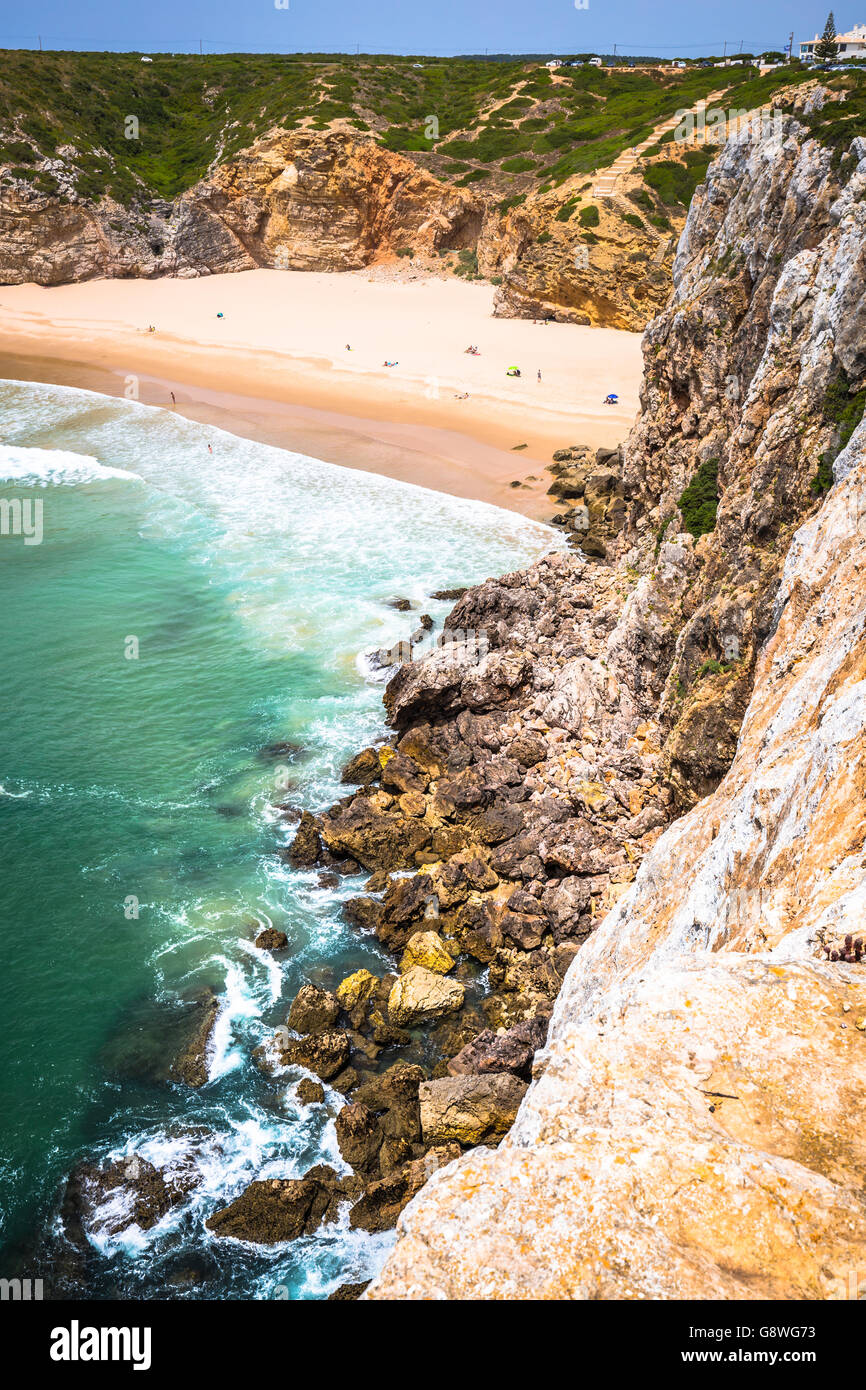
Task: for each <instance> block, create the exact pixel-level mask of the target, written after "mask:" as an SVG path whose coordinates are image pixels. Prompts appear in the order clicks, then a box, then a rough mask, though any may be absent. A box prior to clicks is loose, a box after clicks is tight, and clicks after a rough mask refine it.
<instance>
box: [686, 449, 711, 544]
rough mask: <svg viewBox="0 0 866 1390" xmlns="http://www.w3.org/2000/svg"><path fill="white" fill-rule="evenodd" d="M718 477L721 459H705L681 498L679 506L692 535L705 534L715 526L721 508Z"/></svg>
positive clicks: (687, 528)
mask: <svg viewBox="0 0 866 1390" xmlns="http://www.w3.org/2000/svg"><path fill="white" fill-rule="evenodd" d="M718 478H719V460H718V459H717V458H712V459H705V460H704V462H703V463H702V464H701V465H700V467H699V468H698V471H697V473H696V474H695V476H694V477H693V478H692V481H691V482H690V483H689V485H688V487H687V488H686V489H685V491H684V492H683V493H682V494H681V496H680V498H679V501H678V503H677V506H678V507H679V509H680V511H681V512H682V514H683V523H684V525H685V528H686V530H687V531H688V532H689V533H690V534H691V535H692V536H695V537H697V536H704V535H706V533H707V532H708V531H712V530H713V529H714V527H715V524H716V513H717V512H718V509H719V483H718Z"/></svg>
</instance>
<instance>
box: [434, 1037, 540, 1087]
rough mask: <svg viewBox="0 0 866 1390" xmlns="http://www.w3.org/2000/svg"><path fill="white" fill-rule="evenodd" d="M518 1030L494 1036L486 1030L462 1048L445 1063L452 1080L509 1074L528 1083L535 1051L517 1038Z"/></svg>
mask: <svg viewBox="0 0 866 1390" xmlns="http://www.w3.org/2000/svg"><path fill="white" fill-rule="evenodd" d="M516 1033H517V1029H516V1028H511V1029H509V1030H508V1032H507V1033H494V1032H493V1030H492V1029H491V1028H485V1029H483V1031H482V1032H480V1033H478V1034H476V1036H475V1037H474V1038H473V1039H472V1041H471V1042H469V1043H467V1044H466V1046H465V1047H463V1048H461V1049H460V1051H459V1052H458V1053H457V1056H456V1057H452V1058H451V1060H450V1062H449V1063H448V1071H449V1073H450V1075H451V1076H484V1075H489V1074H491V1073H494V1072H511V1073H512V1075H514V1076H519V1077H521V1078H522V1079H525V1080H528V1078H529V1071H530V1068H531V1066H532V1058H533V1056H534V1053H535V1050H534V1048H533V1047H531V1046H530V1044H529V1043H528V1042H525V1041H523V1040H521V1038H519V1037H518V1036H516Z"/></svg>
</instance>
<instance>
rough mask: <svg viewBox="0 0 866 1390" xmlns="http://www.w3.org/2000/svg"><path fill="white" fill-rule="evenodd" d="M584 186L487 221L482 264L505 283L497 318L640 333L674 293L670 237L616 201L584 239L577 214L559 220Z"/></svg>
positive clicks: (604, 207) (605, 204)
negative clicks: (589, 235) (569, 324)
mask: <svg viewBox="0 0 866 1390" xmlns="http://www.w3.org/2000/svg"><path fill="white" fill-rule="evenodd" d="M579 182H580V181H579V180H578V179H573V180H571V181H570V182H569V183H568V184H566V185H565V186H564V187H563V188H561V189H555V190H551V191H550V192H549V193H545V194H539V195H536V196H534V197H531V198H529V199H528V200H527V201H526V202H525V203H524V204H522V205H521V206H520V207H517V208H514V209H513V210H512V211H511V212H509V213H508V214H507V215H506V216H505V217H504V218H503V219H501V220H500V219H499V218H491V217H488V219H487V221H486V222H485V227H484V232H483V234H482V237H481V241H480V243H479V247H478V261H479V265H480V266H481V267H482V269H483V270H484V272H485V274H488V275H491V276H497V277H501V278H502V284H501V285H500V286H499V288H498V290H497V293H496V301H495V307H494V313H495V315H496V316H497V317H498V318H532V319H535V318H552V319H555V320H556V321H557V322H558V323H579V324H593V325H595V326H598V327H605V328H625V329H630V330H631V331H632V332H635V331H638V332H639V331H640V330H641V329H643V328H645V327H646V324H647V322H648V320H649V319H650V318H651V317H652V316H653V314H655V313H657V312H658V311H659V309H661V308H662V307H663V306H664V305H665V303H666V302H667V299H668V297H669V295H670V288H671V266H672V262H673V251H672V248H671V237H670V236H667V235H665V236H659V235H658V234H657V233H655V232H653V230H652V229H651V228H650V227H649V226H648V225H647V224H646V223H645V222H643V221H642V219H641V218H639V217H637V216H636V215H635V208H634V204H629V203H628V202H626V201H625V199H624V198H622V197H621V196H618V197H617V198H616V199H614V200H610V201H601V202H600V203H599V204H598V212H599V222H598V223H597V224H596V227H595V230H594V231H593V232H592V235H591V239H590V240H585V239H584V237H583V234H582V233H581V231H580V224H579V222H578V220H577V213H576V211H575V212H573V213H572V215H571V216H570V217H568V218H567V219H566V220H562V219H561V218H560V216H559V214H560V212H561V211H562V210H563V209H565V211H566V212H568V211H569V209H568V206H567V204H568V201H569V198H570V197H573V196H575V189H576V187H577V185H578V184H579ZM632 183H633V184H634V185H637V183H638V180H637V179H634V180H632ZM582 187H584V188H585V187H586V184H585V182H584V183H583V185H582ZM626 216H630V217H631V218H632V219H633V221H632V222H628V221H626V220H625V218H626ZM634 222H637V223H638V225H637V226H635V225H634ZM679 225H682V223H681V222H680V224H679Z"/></svg>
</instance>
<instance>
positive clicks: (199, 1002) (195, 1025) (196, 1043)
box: [171, 988, 219, 1087]
mask: <svg viewBox="0 0 866 1390" xmlns="http://www.w3.org/2000/svg"><path fill="white" fill-rule="evenodd" d="M218 1013H219V1000H218V999H217V997H216V995H215V994H214V992H213V990H212V989H210V988H208V989H204V990H202V991H201V992H200V994H199V995H198V996H196V997H195V1000H194V1012H193V1017H192V1020H191V1031H190V1033H189V1036H188V1038H187V1040H186V1042H185V1043H184V1045H183V1047H182V1048H181V1050H180V1051H179V1052H178V1054H177V1056H176V1057H175V1059H174V1062H173V1063H172V1067H171V1075H172V1076H173V1077H174V1078H175V1079H176V1080H178V1081H184V1082H186V1084H187V1086H195V1087H198V1086H203V1085H204V1084H205V1082H206V1081H207V1076H208V1072H207V1054H208V1047H209V1045H210V1040H211V1035H212V1034H213V1030H214V1026H215V1024H216V1021H217V1014H218Z"/></svg>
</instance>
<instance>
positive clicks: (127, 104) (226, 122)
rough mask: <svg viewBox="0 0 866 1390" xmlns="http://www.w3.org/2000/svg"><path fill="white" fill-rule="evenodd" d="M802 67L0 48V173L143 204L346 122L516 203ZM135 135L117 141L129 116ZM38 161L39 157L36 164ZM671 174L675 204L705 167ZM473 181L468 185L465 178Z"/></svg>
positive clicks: (756, 96)
mask: <svg viewBox="0 0 866 1390" xmlns="http://www.w3.org/2000/svg"><path fill="white" fill-rule="evenodd" d="M800 75H802V76H807V74H806V73H800V72H799V70H798V69H797V68H796V67H795V68H794V69H791V68H783V69H779V70H778V71H777V72H775V73H772V74H768V75H767V77H765V78H763V79H758V78H757V77H756V70H755V69H749V68H723V69H714V68H708V69H707V68H695V69H686V70H682V69H673V68H666V69H665V68H656V69H650V68H647V69H644V68H640V69H634V70H628V69H619V70H608V69H598V68H591V67H582V68H562V69H560V70H558V71H555V72H553V73H551V72H550V71H549V70H548V69H547V68H546V67H545V66H544V65H543V64H541V63H539V62H537V61H524V60H514V61H508V62H499V63H490V62H485V61H483V60H480V59H428V58H411V57H407V58H392V57H387V58H380V57H368V56H365V55H360V56H357V57H355V56H351V57H349V56H338V57H334V56H332V55H321V56H316V55H298V56H280V55H275V54H260V55H236V54H229V55H225V56H207V57H200V56H198V55H192V54H177V55H170V54H154V55H153V62H152V63H142V62H141V60H140V57H139V55H137V54H116V53H36V52H33V51H25V50H16V51H11V52H6V53H4V54H3V61H2V65H0V167H2V166H5V167H6V168H7V170H8V171H9V173H10V174H11V175H12V176H14V177H16V178H18V179H25V180H26V181H28V182H30V183H33V184H35V185H36V186H37V187H39V188H40V189H42V190H43V191H44V192H46V193H51V192H54V191H57V183H56V180H55V178H54V177H53V174H52V171H51V167H50V161H52V160H55V159H60V160H62V162H63V164H64V165H65V166H66V168H67V169H70V168H72V169H73V170H74V171H75V185H76V188H77V191H78V193H79V195H80V196H82V197H85V198H89V199H96V198H98V197H99V196H100V195H101V194H103V193H106V192H107V193H109V194H111V196H112V197H113V198H115V199H116V200H117V201H118V202H120V203H124V204H127V205H129V204H131V203H133V202H136V203H138V204H140V205H143V206H146V205H148V204H152V203H153V202H155V201H158V200H160V199H170V198H173V197H175V196H176V195H177V194H178V193H181V192H183V191H184V190H185V189H187V188H189V187H191V186H192V185H193V184H194V183H195V182H196V181H197V180H199V179H200V178H202V177H203V176H204V175H205V174H206V173H207V171H208V169H209V167H210V166H211V165H212V164H213V163H215V162H219V161H220V160H222V159H224V158H226V157H228V156H230V155H233V154H235V153H237V151H239V150H241V149H243V148H244V147H246V146H248V145H249V144H251V142H252V141H253V140H255V139H256V137H257V136H259V135H261V134H263V133H264V132H265V131H266V130H269V129H270V128H272V127H273V126H282V127H284V128H285V129H288V130H293V129H298V128H307V129H312V130H325V129H329V128H338V129H346V130H355V131H358V132H359V133H361V134H365V135H369V136H371V137H372V138H376V139H378V140H380V141H381V142H382V144H383V145H385V146H386V147H387V148H389V149H392V150H400V151H405V152H407V153H409V154H410V156H411V157H412V158H413V159H415V160H416V161H417V162H418V163H420V164H423V165H425V166H426V167H427V168H429V169H430V170H431V171H432V172H434V173H435V174H436V175H438V176H439V177H440V178H443V179H446V180H448V181H449V182H454V183H457V184H460V185H467V184H478V185H480V186H481V187H484V188H485V190H487V189H489V191H490V193H491V194H492V195H494V196H495V197H496V198H497V199H500V198H501V199H503V200H507V201H511V202H517V201H521V200H522V199H523V198H525V197H526V196H527V195H528V194H529V193H531V192H533V191H536V190H539V189H542V190H543V189H545V188H547V187H551V186H556V185H558V184H559V183H561V182H563V181H564V180H565V179H567V178H568V177H570V176H571V175H574V174H579V173H589V172H591V171H593V170H595V169H599V168H604V167H606V166H607V165H609V164H610V163H611V162H612V161H613V160H614V159H615V158H616V156H617V155H618V154H619V153H620V152H621V151H622V150H623V149H625V148H627V147H629V146H630V145H633V144H636V143H637V142H638V141H640V140H642V139H644V138H646V137H647V136H648V135H649V134H650V133H651V131H652V130H653V128H654V127H655V126H656V125H657V124H659V122H661V121H663V120H664V119H665V118H666V117H668V116H672V115H673V114H674V113H675V112H676V110H677V109H678V108H680V107H686V106H690V105H692V104H693V103H694V102H695V101H696V100H697V99H698V98H701V97H705V96H707V95H708V94H709V93H711V92H717V91H723V92H724V96H723V98H721V99H720V104H722V105H724V106H725V107H726V108H727V107H729V106H737V107H741V108H742V107H745V106H751V105H754V104H755V103H759V102H761V101H764V100H766V99H767V98H768V97H769V96H770V95H771V94H772V92H773V91H774V90H775V89H776V88H778V87H780V86H782V85H790V83H791V81H792V80H797V78H798V76H800ZM130 116H134V117H135V118H136V119H137V121H138V139H129V138H127V135H126V131H127V128H128V127H127V118H128V117H130ZM46 161H48V164H47V165H46ZM705 167H706V159H705V158H704V157H703V156H701V157H700V158H699V159H698V160H697V161H696V163H694V168H693V169H692V170H691V171H690V172H689V175H688V176H684V175H679V176H677V178H676V180H675V181H672V180H673V175H669V177H668V182H667V184H666V185H665V187H666V190H667V194H666V196H670V197H671V198H672V199H673V201H674V202H675V203H677V204H680V205H681V204H683V203H687V202H688V199H689V197H690V196H691V190H692V189H693V188H694V185H695V183H697V182H698V180H699V178H700V177H702V176H703V171H704V169H705ZM479 191H480V188H479Z"/></svg>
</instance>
